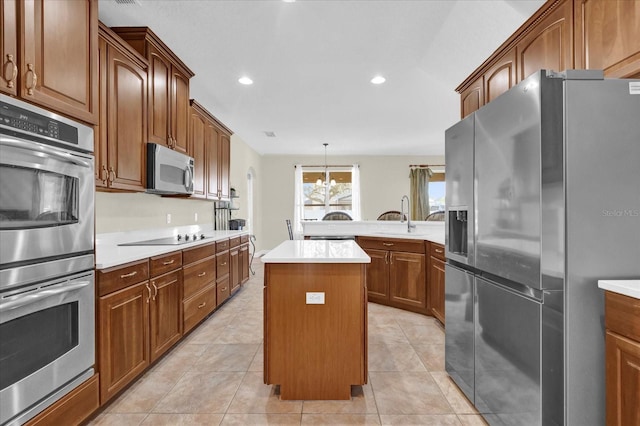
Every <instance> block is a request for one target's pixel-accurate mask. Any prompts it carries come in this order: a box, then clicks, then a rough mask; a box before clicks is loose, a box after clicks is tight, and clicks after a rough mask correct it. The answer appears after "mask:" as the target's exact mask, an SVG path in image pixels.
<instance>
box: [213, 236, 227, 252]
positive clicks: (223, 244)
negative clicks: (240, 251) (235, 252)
mask: <svg viewBox="0 0 640 426" xmlns="http://www.w3.org/2000/svg"><path fill="white" fill-rule="evenodd" d="M225 250H229V239H226V240H220V241H216V253H220V252H223V251H225Z"/></svg>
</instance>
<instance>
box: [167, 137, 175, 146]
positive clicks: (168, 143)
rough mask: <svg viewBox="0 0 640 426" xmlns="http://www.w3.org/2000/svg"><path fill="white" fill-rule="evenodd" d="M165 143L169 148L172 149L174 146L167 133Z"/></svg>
mask: <svg viewBox="0 0 640 426" xmlns="http://www.w3.org/2000/svg"><path fill="white" fill-rule="evenodd" d="M167 145H169V148H171V149H173V147H174V146H175V145H174V144H173V138H172V137H171V135H167Z"/></svg>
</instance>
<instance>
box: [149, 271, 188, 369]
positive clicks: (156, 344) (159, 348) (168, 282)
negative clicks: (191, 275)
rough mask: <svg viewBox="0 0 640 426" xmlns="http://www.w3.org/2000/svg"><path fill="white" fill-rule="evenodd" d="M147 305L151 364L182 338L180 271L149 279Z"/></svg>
mask: <svg viewBox="0 0 640 426" xmlns="http://www.w3.org/2000/svg"><path fill="white" fill-rule="evenodd" d="M151 289H152V291H153V293H152V296H151V301H150V303H149V306H150V310H149V321H150V323H149V324H150V327H151V329H150V345H151V362H153V361H155V360H156V359H158V358H159V357H160V356H161V355H162V354H163V353H165V352H166V351H167V350H168V349H169V348H171V347H172V346H173V345H175V344H176V343H177V342H178V340H180V337H182V271H173V272H169V273H168V274H165V275H161V276H159V277H156V278H152V279H151Z"/></svg>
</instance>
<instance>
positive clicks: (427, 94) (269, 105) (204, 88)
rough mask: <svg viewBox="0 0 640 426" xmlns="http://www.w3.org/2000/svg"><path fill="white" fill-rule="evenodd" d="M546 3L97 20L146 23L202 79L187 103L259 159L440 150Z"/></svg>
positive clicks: (397, 0)
mask: <svg viewBox="0 0 640 426" xmlns="http://www.w3.org/2000/svg"><path fill="white" fill-rule="evenodd" d="M121 1H129V2H132V1H133V0H121ZM136 3H137V4H136ZM543 3H544V0H466V1H462V0H455V1H454V0H449V1H436V0H409V1H404V0H389V1H382V0H370V1H365V0H359V1H356V0H351V1H346V0H342V1H340V0H333V1H331V0H327V1H320V0H298V1H296V2H294V3H287V2H283V1H280V0H270V1H266V0H252V1H249V0H246V1H239V0H227V1H221V0H218V1H211V0H206V1H197V0H163V1H157V0H135V3H133V4H118V3H116V1H115V0H100V2H99V7H100V9H99V10H100V11H99V16H100V20H101V21H103V22H104V23H105V24H107V25H108V26H148V27H150V28H151V29H152V30H153V31H154V32H155V33H156V34H157V35H158V36H159V37H160V38H161V39H162V40H163V41H164V42H165V43H166V44H167V45H168V46H169V47H170V48H171V49H172V50H173V51H174V52H175V53H176V55H178V57H180V58H181V59H182V60H183V61H184V63H185V64H186V65H187V66H188V67H189V68H191V70H192V71H193V72H195V74H196V75H195V77H194V78H193V79H192V80H191V97H193V98H195V99H196V100H197V101H198V102H199V103H200V104H202V105H203V106H204V107H205V108H207V109H208V110H209V111H210V112H211V113H212V114H213V115H215V116H216V117H217V118H219V119H220V120H221V121H222V122H224V123H225V124H226V125H227V126H228V127H229V128H230V129H232V130H233V131H234V132H235V133H236V134H237V135H238V136H239V137H240V138H241V139H242V140H243V141H245V142H246V143H247V144H248V145H250V146H251V147H252V148H253V149H255V150H256V151H257V152H258V153H260V154H303V155H323V154H324V147H323V146H322V144H323V143H324V142H327V143H329V147H328V152H329V154H330V155H443V154H444V130H445V129H447V128H448V127H449V126H451V125H452V124H454V123H455V122H456V121H458V119H459V114H460V112H459V111H460V103H459V95H458V94H457V93H455V91H454V89H455V88H456V87H457V86H458V85H459V84H460V83H461V82H462V81H463V80H464V79H465V78H466V77H467V76H468V75H469V74H470V73H471V72H472V71H473V70H474V69H475V68H476V67H477V66H479V65H480V64H481V63H482V62H483V61H484V60H485V59H486V58H487V57H488V56H489V55H490V54H491V53H492V52H493V51H494V50H495V49H496V48H497V47H498V46H499V45H500V44H501V43H502V42H503V41H504V40H506V39H507V38H508V37H509V35H511V33H513V31H515V30H516V29H517V28H518V27H519V26H520V25H521V24H522V23H523V22H524V21H525V20H526V19H527V18H528V17H529V16H531V15H532V14H533V13H534V12H535V11H536V10H537V9H538V8H539V7H540V6H541V5H542V4H543ZM377 74H381V75H383V76H385V77H386V79H387V81H386V83H384V84H382V85H379V86H375V85H373V84H371V83H370V80H371V78H372V77H374V76H375V75H377ZM243 75H247V76H249V77H250V78H252V79H253V81H254V84H253V85H251V86H243V85H241V84H239V83H238V78H239V77H241V76H243ZM265 131H273V132H275V134H276V137H275V138H269V137H267V136H266V135H265V134H264V132H265Z"/></svg>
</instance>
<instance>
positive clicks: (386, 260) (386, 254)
mask: <svg viewBox="0 0 640 426" xmlns="http://www.w3.org/2000/svg"><path fill="white" fill-rule="evenodd" d="M384 263H385V264H387V263H389V252H386V253H385V254H384Z"/></svg>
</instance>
